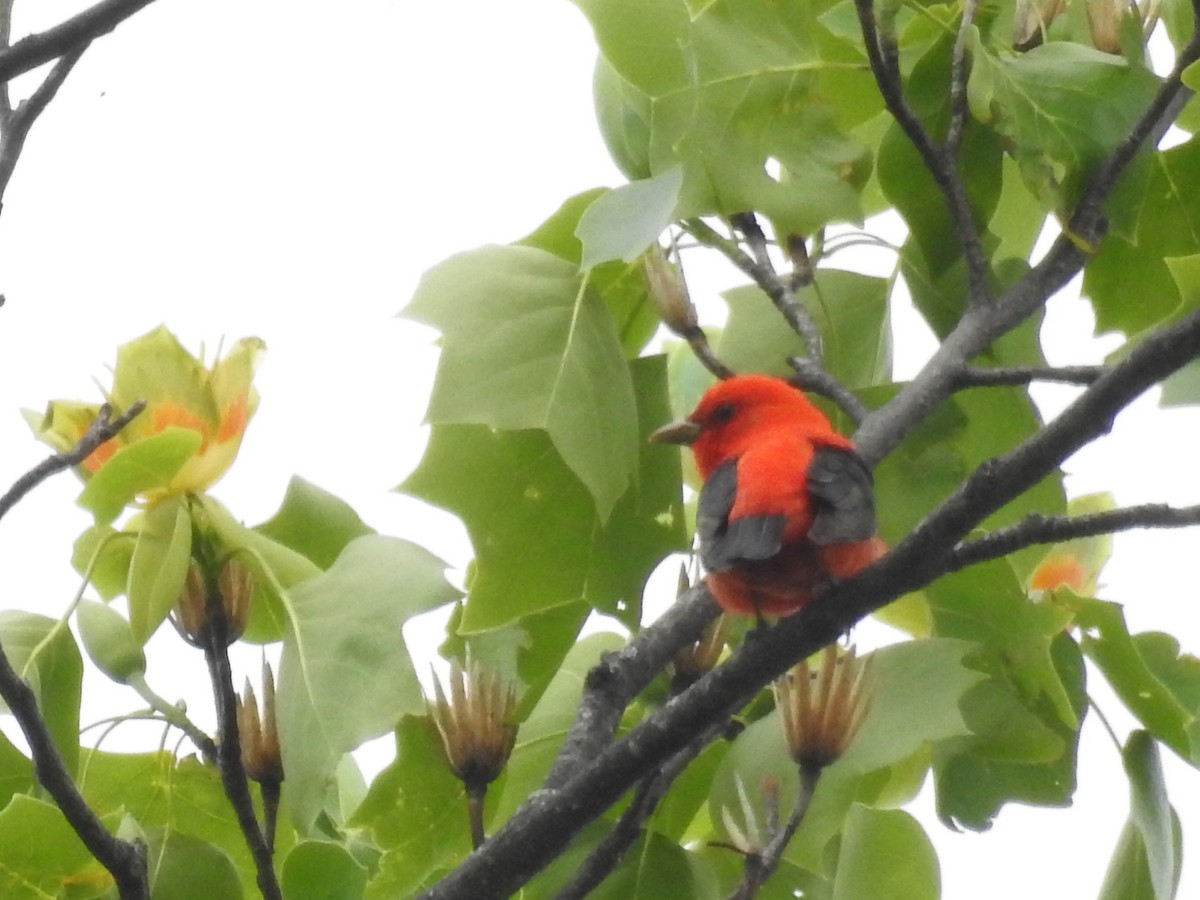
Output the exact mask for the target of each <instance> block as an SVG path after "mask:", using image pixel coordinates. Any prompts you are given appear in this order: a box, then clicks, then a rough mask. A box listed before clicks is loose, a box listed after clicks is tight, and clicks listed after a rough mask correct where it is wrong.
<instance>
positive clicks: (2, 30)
mask: <svg viewBox="0 0 1200 900" xmlns="http://www.w3.org/2000/svg"><path fill="white" fill-rule="evenodd" d="M12 8H13V0H0V53H3V52H4V51H5V50H7V49H8V46H9V42H10V41H11V40H12ZM11 115H12V97H11V95H10V94H9V91H8V81H7V79H5V80H0V129H3V128H6V127H7V126H8V117H9V116H11Z"/></svg>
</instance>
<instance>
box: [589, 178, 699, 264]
mask: <svg viewBox="0 0 1200 900" xmlns="http://www.w3.org/2000/svg"><path fill="white" fill-rule="evenodd" d="M682 186H683V169H682V168H680V167H678V166H675V167H673V168H670V169H667V170H666V171H665V172H660V173H658V174H657V175H654V176H652V177H650V178H645V179H642V180H640V181H633V182H630V183H629V184H625V185H621V187H618V188H614V189H613V190H611V191H609V192H608V193H607V194H604V195H602V196H601V197H598V198H597V199H596V201H595V202H594V203H592V204H591V205H590V206H589V207H588V208H587V209H586V210H584V213H583V215H582V217H580V219H579V226H578V228H576V230H575V233H576V234H577V235H578V236H579V240H580V241H581V242H582V243H583V257H582V260H581V261H580V268H582V269H590V268H592V267H594V266H596V265H597V264H598V263H602V262H607V261H608V260H612V259H620V260H623V261H625V262H633V260H635V259H637V258H638V257H639V256H641V255H642V254H643V253H644V252H645V251H646V249H647V248H648V247H649V246H650V245H651V244H653V243H655V242H656V241H657V240H658V236H659V235H660V234H662V233H663V232H664V231H666V229H667V226H668V225H670V224H671V222H672V221H673V219H674V217H675V216H674V213H675V205H676V203H678V202H679V190H680V188H681V187H682Z"/></svg>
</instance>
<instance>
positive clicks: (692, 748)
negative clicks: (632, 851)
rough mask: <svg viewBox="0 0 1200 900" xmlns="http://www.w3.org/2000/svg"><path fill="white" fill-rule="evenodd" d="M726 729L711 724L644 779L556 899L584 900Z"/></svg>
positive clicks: (615, 865) (606, 875)
mask: <svg viewBox="0 0 1200 900" xmlns="http://www.w3.org/2000/svg"><path fill="white" fill-rule="evenodd" d="M724 732H725V725H724V723H721V724H719V725H715V726H710V727H709V728H708V729H707V730H706V731H705V732H704V734H702V735H700V737H698V738H697V739H696V740H694V741H692V742H691V743H690V744H688V746H687V747H685V748H684V749H683V750H680V751H679V752H678V753H676V754H675V755H674V756H673V757H671V759H669V760H668V761H667V763H666V764H665V765H664V766H663V767H662V768H661V769H659V770H658V771H657V772H655V773H654V774H652V775H649V776H647V777H646V778H644V779H642V781H641V782H640V783H639V784H638V787H637V789H636V790H635V791H634V795H633V799H632V800H631V801H630V803H629V806H628V807H627V808H626V810H625V812H624V813H622V814H621V818H620V819H619V820H618V821H617V824H616V825H615V826H613V829H612V831H610V832H609V833H608V834H607V835H605V836H604V839H603V840H602V841H600V843H599V844H597V845H596V847H595V848H594V849H593V850H592V852H591V853H590V854H588V858H587V859H586V860H584V862H583V865H581V866H580V867H579V868H578V869H576V870H575V874H574V875H572V876H571V880H570V881H568V882H567V884H566V886H565V887H564V888H563V889H562V890H561V891H559V892H558V893H557V894H555V895H554V900H582V898H584V897H586V896H587V895H588V893H590V892H591V891H592V889H594V888H595V887H596V886H597V885H599V884H600V883H601V882H602V881H603V880H604V879H605V878H607V877H608V876H609V875H610V874H611V873H612V871H613V870H614V869H615V868H616V867H617V866H618V865H619V864H620V862H621V860H622V858H623V857H624V856H625V853H626V851H627V850H628V849H629V848H630V847H631V846H633V844H634V842H635V841H636V840H637V839H638V838H639V837H640V836H641V834H642V825H643V824H644V823H645V821H646V819H648V818H649V817H650V816H651V814H652V813H653V812H654V810H655V809H656V808H657V807H658V804H659V801H661V800H662V798H663V796H664V795H665V794H666V793H667V790H668V789H669V788H670V787H671V785H672V784H673V783H674V782H675V779H676V778H678V777H679V776H680V775H682V774H683V770H684V769H686V768H687V767H688V766H689V765H690V764H691V762H692V760H694V759H695V758H696V757H697V756H699V755H700V753H701V751H702V750H704V748H705V747H707V746H708V745H709V744H710V743H712V742H713V741H714V740H716V739H717V738H718V737H720V736H721V735H722V734H723V733H724Z"/></svg>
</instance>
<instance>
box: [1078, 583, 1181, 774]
mask: <svg viewBox="0 0 1200 900" xmlns="http://www.w3.org/2000/svg"><path fill="white" fill-rule="evenodd" d="M1076 602H1077V603H1078V612H1077V614H1076V619H1075V621H1076V623H1077V624H1078V625H1079V627H1080V628H1081V629H1082V634H1083V636H1082V638H1081V641H1080V643H1081V646H1082V647H1083V651H1084V653H1086V654H1087V656H1088V658H1089V659H1091V660H1092V661H1093V662H1094V663H1095V664H1096V665H1097V666H1098V667H1099V668H1100V671H1101V672H1103V673H1104V677H1105V678H1107V679H1108V682H1109V684H1111V685H1112V687H1113V690H1114V691H1116V693H1117V696H1118V697H1120V698H1121V700H1122V701H1123V702H1124V703H1125V705H1126V706H1128V707H1129V710H1130V712H1132V713H1133V714H1134V715H1135V716H1137V718H1138V720H1139V721H1140V722H1141V723H1142V725H1144V726H1145V727H1146V728H1147V729H1148V730H1149V731H1150V733H1151V734H1153V735H1154V736H1155V737H1156V738H1157V739H1158V740H1160V741H1162V742H1163V743H1164V744H1166V745H1167V746H1168V747H1170V748H1171V749H1172V750H1174V751H1175V752H1176V753H1177V754H1179V756H1180V757H1182V758H1183V759H1185V760H1187V761H1188V762H1190V763H1191V764H1192V765H1194V766H1198V765H1200V746H1197V744H1196V742H1195V722H1196V720H1197V718H1200V661H1198V660H1197V659H1196V658H1195V657H1194V656H1191V655H1190V654H1181V653H1180V652H1179V645H1178V643H1176V642H1175V641H1174V639H1173V638H1170V637H1168V636H1167V635H1161V634H1160V635H1155V634H1139V635H1136V636H1131V635H1130V634H1129V629H1128V626H1127V625H1126V624H1125V615H1124V613H1123V612H1122V611H1121V607H1120V606H1119V605H1118V604H1116V603H1109V602H1106V601H1103V600H1093V599H1091V598H1079V599H1078V600H1077V601H1076Z"/></svg>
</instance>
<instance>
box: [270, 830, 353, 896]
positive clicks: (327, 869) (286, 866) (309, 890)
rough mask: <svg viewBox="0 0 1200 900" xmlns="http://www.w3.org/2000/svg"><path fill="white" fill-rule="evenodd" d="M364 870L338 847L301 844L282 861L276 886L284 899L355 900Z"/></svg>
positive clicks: (344, 849) (345, 851) (325, 843)
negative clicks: (280, 889)
mask: <svg viewBox="0 0 1200 900" xmlns="http://www.w3.org/2000/svg"><path fill="white" fill-rule="evenodd" d="M366 884H367V870H366V869H364V868H363V867H362V866H360V865H359V864H358V863H357V862H355V861H354V857H352V856H351V855H350V852H349V851H348V850H347V849H346V848H345V847H343V846H342V845H341V844H335V843H333V842H332V841H304V842H302V843H299V844H297V845H296V846H295V847H293V848H292V852H291V853H289V854H288V855H287V858H286V859H284V861H283V871H282V873H281V876H280V887H281V888H282V889H283V893H284V896H286V897H287V898H288V900H359V898H361V897H362V895H363V888H364V887H366Z"/></svg>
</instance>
